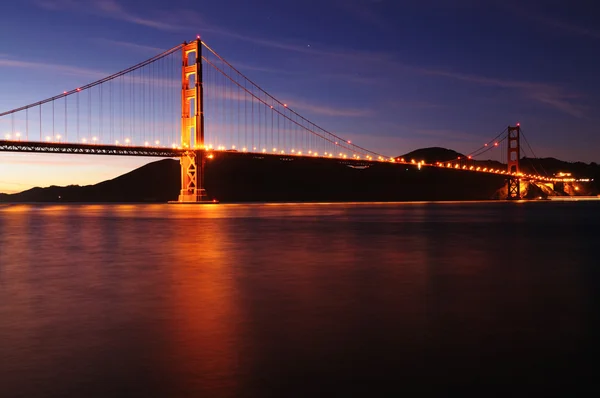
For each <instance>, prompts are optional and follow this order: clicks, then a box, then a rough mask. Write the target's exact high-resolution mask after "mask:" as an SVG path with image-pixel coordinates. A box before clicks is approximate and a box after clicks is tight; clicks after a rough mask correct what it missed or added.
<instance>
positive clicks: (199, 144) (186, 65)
mask: <svg viewBox="0 0 600 398" xmlns="http://www.w3.org/2000/svg"><path fill="white" fill-rule="evenodd" d="M181 52H182V56H183V63H182V67H181V147H182V148H183V149H184V150H185V153H184V154H183V155H182V156H181V159H180V164H181V192H180V194H179V202H180V203H181V202H183V203H199V202H206V201H208V198H207V196H206V191H205V189H204V165H205V152H204V109H203V101H202V100H203V95H204V90H203V85H202V42H201V41H200V38H198V39H196V40H194V41H192V42H190V43H184V46H183V48H182V50H181ZM190 57H191V58H192V60H191V61H190Z"/></svg>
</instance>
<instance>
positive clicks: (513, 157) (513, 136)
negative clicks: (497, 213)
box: [506, 123, 521, 200]
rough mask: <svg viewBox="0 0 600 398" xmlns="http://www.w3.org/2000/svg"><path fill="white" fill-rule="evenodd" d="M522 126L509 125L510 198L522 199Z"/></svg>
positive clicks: (508, 185) (508, 196)
mask: <svg viewBox="0 0 600 398" xmlns="http://www.w3.org/2000/svg"><path fill="white" fill-rule="evenodd" d="M520 133H521V127H520V126H519V123H517V125H516V126H515V127H511V126H508V149H507V151H506V153H507V156H508V161H507V165H508V181H507V187H508V195H507V198H506V199H508V200H519V199H521V179H520V176H519V158H520V157H521V137H520V135H521V134H520Z"/></svg>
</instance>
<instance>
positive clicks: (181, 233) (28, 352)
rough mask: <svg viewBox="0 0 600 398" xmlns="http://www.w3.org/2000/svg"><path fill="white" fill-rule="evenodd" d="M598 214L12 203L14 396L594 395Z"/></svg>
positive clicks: (0, 229) (8, 339)
mask: <svg viewBox="0 0 600 398" xmlns="http://www.w3.org/2000/svg"><path fill="white" fill-rule="evenodd" d="M599 245H600V203H599V202H594V203H592V202H588V203H585V202H576V203H445V204H435V203H432V204H368V205H367V204H290V205H209V206H168V205H0V397H20V396H22V397H96V396H98V397H109V396H111V397H112V396H145V397H154V396H157V397H179V396H183V397H185V396H194V397H237V396H241V397H245V396H252V397H255V396H256V397H267V396H281V397H285V396H304V397H308V396H348V395H361V396H397V395H398V394H399V393H402V392H411V393H412V394H413V395H414V394H415V392H416V393H419V394H424V393H430V392H438V393H440V395H444V396H446V395H448V393H450V392H451V391H454V390H461V391H463V390H467V389H470V390H475V391H478V392H480V393H481V394H482V395H488V394H489V393H490V392H498V391H499V390H507V391H509V392H512V393H514V394H517V395H518V394H519V393H521V392H525V391H527V392H529V391H535V392H541V391H549V392H554V393H556V392H561V391H564V392H570V393H572V392H573V389H583V388H596V389H597V384H595V382H594V377H595V376H596V375H595V372H594V370H595V369H596V368H597V362H598V357H597V356H596V354H595V352H594V351H595V350H597V348H598V343H597V342H596V341H597V340H598V339H599V337H600V333H599V330H598V326H597V325H598V323H597V318H598V315H597V314H598V312H599V311H600V301H599V294H600V271H599V270H600V268H599V267H600V253H599V250H598V247H599Z"/></svg>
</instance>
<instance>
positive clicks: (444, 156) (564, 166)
mask: <svg viewBox="0 0 600 398" xmlns="http://www.w3.org/2000/svg"><path fill="white" fill-rule="evenodd" d="M459 157H460V158H462V159H465V158H466V156H465V155H464V154H461V153H459V152H456V151H454V150H452V149H446V148H440V147H431V148H421V149H417V150H415V151H412V152H409V153H407V154H404V155H401V156H398V157H397V159H399V158H404V159H405V160H410V159H415V160H417V161H419V160H424V161H425V162H426V163H430V164H431V163H436V162H447V161H450V160H455V159H458V158H459ZM470 162H473V164H476V165H479V166H481V167H492V168H495V169H504V168H505V167H506V165H505V164H503V163H500V162H498V161H497V160H471V161H470ZM520 168H521V171H522V172H524V173H527V174H542V175H549V176H552V175H554V174H556V173H559V172H567V173H572V174H573V175H574V176H576V177H578V178H594V179H595V182H598V181H597V180H598V179H600V166H599V165H598V164H596V163H590V164H587V163H583V162H565V161H563V160H559V159H555V158H539V159H534V158H528V157H523V158H521V162H520Z"/></svg>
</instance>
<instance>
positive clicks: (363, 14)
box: [335, 0, 394, 32]
mask: <svg viewBox="0 0 600 398" xmlns="http://www.w3.org/2000/svg"><path fill="white" fill-rule="evenodd" d="M335 4H336V5H337V6H338V7H339V8H341V9H342V10H344V11H345V12H346V13H347V14H349V15H351V16H352V17H354V18H355V19H356V20H358V21H361V22H364V23H367V24H369V25H372V26H375V27H376V28H378V29H379V30H381V31H384V32H392V31H393V30H394V25H393V24H392V23H390V21H389V20H388V19H386V18H385V16H384V15H382V14H381V10H380V8H381V6H382V5H383V4H384V2H383V1H381V0H336V1H335Z"/></svg>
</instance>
